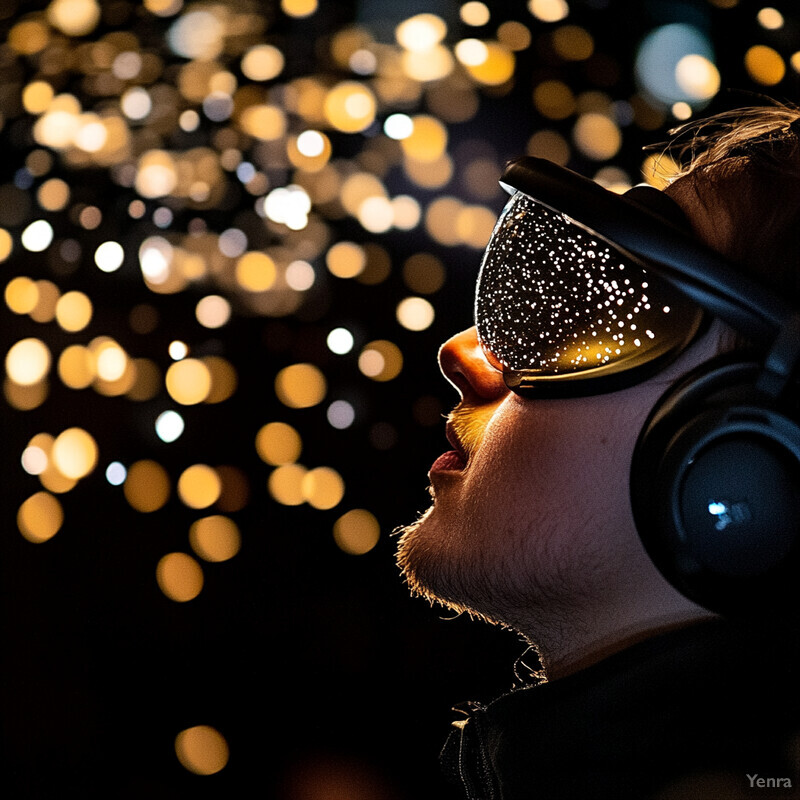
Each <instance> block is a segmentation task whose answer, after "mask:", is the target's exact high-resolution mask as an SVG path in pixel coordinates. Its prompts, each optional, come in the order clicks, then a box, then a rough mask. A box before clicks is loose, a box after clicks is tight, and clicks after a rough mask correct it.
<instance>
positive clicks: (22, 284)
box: [5, 275, 39, 314]
mask: <svg viewBox="0 0 800 800" xmlns="http://www.w3.org/2000/svg"><path fill="white" fill-rule="evenodd" d="M5 301H6V305H7V306H8V308H9V310H10V311H13V312H14V313H15V314H30V313H31V311H33V309H34V308H36V304H37V303H38V302H39V287H38V286H37V284H36V281H34V280H33V279H31V278H28V277H26V276H24V275H20V276H19V277H18V278H12V279H11V280H10V281H9V282H8V283H7V284H6V290H5Z"/></svg>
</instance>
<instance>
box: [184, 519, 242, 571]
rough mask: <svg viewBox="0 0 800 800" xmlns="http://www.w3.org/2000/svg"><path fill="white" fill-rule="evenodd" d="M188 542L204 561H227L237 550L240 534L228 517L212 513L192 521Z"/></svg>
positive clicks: (238, 548)
mask: <svg viewBox="0 0 800 800" xmlns="http://www.w3.org/2000/svg"><path fill="white" fill-rule="evenodd" d="M189 543H190V544H191V546H192V550H194V552H195V553H197V555H198V556H200V558H202V559H204V560H205V561H212V562H220V561H228V560H229V559H231V558H233V557H234V556H235V555H236V554H237V553H238V552H239V550H240V548H241V546H242V536H241V533H240V532H239V527H238V526H237V525H236V523H235V522H234V521H233V520H232V519H231V518H230V517H226V516H223V515H221V514H214V515H212V516H210V517H202V518H200V519H198V520H195V521H194V522H193V523H192V525H191V527H190V528H189Z"/></svg>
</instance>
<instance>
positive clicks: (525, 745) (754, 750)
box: [442, 621, 800, 800]
mask: <svg viewBox="0 0 800 800" xmlns="http://www.w3.org/2000/svg"><path fill="white" fill-rule="evenodd" d="M796 639H797V633H796V631H795V630H794V628H788V629H787V628H785V627H781V626H773V627H772V628H771V629H770V630H766V629H765V628H764V626H755V625H743V624H736V625H734V624H731V623H727V622H723V621H715V622H712V623H704V624H701V625H696V626H693V627H690V628H685V629H682V630H678V631H673V632H671V633H668V634H665V635H662V636H658V637H655V638H652V639H649V640H646V641H643V642H640V643H639V644H636V645H633V646H632V647H629V648H628V649H627V650H624V651H622V652H620V653H617V654H616V655H613V656H611V657H609V658H607V659H605V660H604V661H602V662H599V663H597V664H595V665H594V666H591V667H589V668H588V669H585V670H583V671H581V672H578V673H576V674H574V675H571V676H568V677H565V678H563V679H560V680H556V681H553V682H551V683H542V684H540V685H534V686H527V687H525V688H521V689H516V690H514V691H512V692H510V693H509V694H506V695H504V696H502V697H500V698H499V699H497V700H495V701H494V702H492V703H490V704H489V705H486V706H482V705H480V704H477V703H470V704H467V705H466V706H465V707H463V708H460V709H458V710H459V711H460V713H461V714H462V717H461V719H459V720H457V721H456V722H454V723H453V729H452V731H451V734H450V736H449V738H448V740H447V743H446V745H445V748H444V750H443V752H442V765H443V767H444V769H445V772H446V773H447V774H448V775H449V776H450V777H451V778H453V779H454V780H456V781H458V782H460V783H461V784H462V786H463V787H464V789H465V791H466V796H467V797H468V798H470V799H471V800H550V799H551V798H570V799H571V798H581V799H582V800H584V799H585V800H603V799H604V798H609V799H610V798H614V800H625V798H630V799H631V800H634V799H635V800H645V799H646V798H654V799H655V798H658V800H701V798H702V799H703V800H706V799H708V800H733V798H740V797H741V798H749V800H758V799H759V798H771V797H781V798H784V797H785V798H789V797H791V798H794V797H800V763H799V762H800V715H799V714H798V710H799V708H800V672H799V671H798V669H797V666H798V661H797V657H796V653H797V642H796Z"/></svg>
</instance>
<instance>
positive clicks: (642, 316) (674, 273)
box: [475, 158, 786, 397]
mask: <svg viewBox="0 0 800 800" xmlns="http://www.w3.org/2000/svg"><path fill="white" fill-rule="evenodd" d="M501 185H502V186H503V188H504V189H506V191H508V192H509V194H511V198H510V199H509V201H508V203H507V204H506V206H505V208H504V209H503V211H502V213H501V215H500V217H499V219H498V221H497V224H496V225H495V228H494V231H493V233H492V236H491V238H490V240H489V243H488V245H487V247H486V251H485V253H484V256H483V260H482V262H481V268H480V272H479V275H478V283H477V289H476V299H475V323H476V327H477V331H478V340H479V342H480V344H481V346H482V348H483V350H484V353H485V355H486V357H487V360H488V361H489V363H490V364H492V365H493V366H494V367H495V368H496V369H498V370H500V371H502V373H503V378H504V381H505V383H506V385H507V386H508V387H509V389H511V390H512V391H514V392H517V393H518V394H521V395H527V394H529V393H530V394H534V395H535V396H537V397H565V396H566V397H577V396H585V395H591V394H599V393H603V392H609V391H616V390H618V389H622V388H625V387H627V386H631V385H633V384H635V383H639V382H641V381H642V380H645V379H646V378H648V377H650V376H651V375H653V374H655V373H657V372H658V371H660V370H662V369H663V368H664V366H666V364H668V363H669V362H670V361H672V360H674V359H675V358H676V357H677V355H678V354H679V353H681V352H682V351H684V350H685V349H686V348H687V347H688V345H689V344H690V343H691V342H692V341H693V340H695V339H696V338H697V336H698V335H699V334H700V333H701V332H702V331H703V330H705V327H706V323H707V321H708V319H709V316H710V315H716V316H720V317H721V318H722V319H724V320H726V321H727V322H729V323H730V324H732V325H733V326H734V327H735V328H736V329H738V330H740V331H742V332H744V333H745V334H746V335H748V336H750V337H754V338H756V339H758V338H764V339H766V340H768V341H769V340H771V338H773V337H774V335H775V333H776V328H777V327H779V326H780V325H781V324H782V321H783V320H784V319H785V314H786V309H785V308H784V307H783V306H782V305H781V304H780V303H779V302H778V301H777V298H775V297H773V296H772V295H771V294H770V293H769V292H765V291H764V290H762V289H761V287H756V286H752V285H751V284H750V283H749V282H748V281H746V280H744V279H742V278H741V276H739V275H738V274H737V273H736V272H735V271H734V268H733V267H731V266H730V265H729V264H727V263H726V262H725V261H724V260H723V259H722V258H721V257H720V256H718V255H717V254H716V253H715V252H714V251H711V250H709V249H707V248H705V247H704V246H703V245H702V244H701V243H700V242H699V241H698V240H696V239H695V237H694V236H693V235H692V234H691V232H690V231H689V229H688V223H687V221H686V219H685V217H684V216H683V212H682V211H681V209H680V207H679V206H678V205H677V204H676V203H675V202H674V201H673V200H672V199H671V198H669V197H668V196H667V195H665V194H664V193H663V192H660V191H658V190H657V189H654V188H653V187H649V186H638V187H634V188H633V189H631V190H629V191H628V192H626V193H625V194H624V195H618V194H615V193H613V192H610V191H608V190H606V189H603V188H602V187H601V186H599V185H598V184H596V183H595V182H593V181H590V180H588V179H587V178H584V177H582V176H580V175H577V174H576V173H573V172H570V171H569V170H566V169H563V168H561V167H558V166H556V165H555V164H552V163H550V162H547V161H544V160H542V159H536V158H523V159H520V160H518V161H515V162H512V163H511V164H510V165H509V166H508V167H507V168H506V170H505V172H504V174H503V177H502V179H501ZM753 293H755V294H753Z"/></svg>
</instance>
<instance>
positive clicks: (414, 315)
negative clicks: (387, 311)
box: [395, 297, 436, 331]
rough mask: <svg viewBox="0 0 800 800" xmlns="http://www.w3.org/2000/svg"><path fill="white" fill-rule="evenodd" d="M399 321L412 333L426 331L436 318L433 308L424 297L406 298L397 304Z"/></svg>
mask: <svg viewBox="0 0 800 800" xmlns="http://www.w3.org/2000/svg"><path fill="white" fill-rule="evenodd" d="M395 314H396V316H397V321H398V322H399V323H400V324H401V325H402V326H403V327H404V328H407V329H408V330H410V331H424V330H425V329H426V328H429V327H430V326H431V325H432V324H433V320H434V318H435V316H436V312H435V311H434V308H433V306H432V305H431V304H430V303H429V302H428V301H427V300H426V299H425V298H424V297H406V298H405V299H404V300H401V301H400V302H399V303H398V304H397V309H396V310H395Z"/></svg>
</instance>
